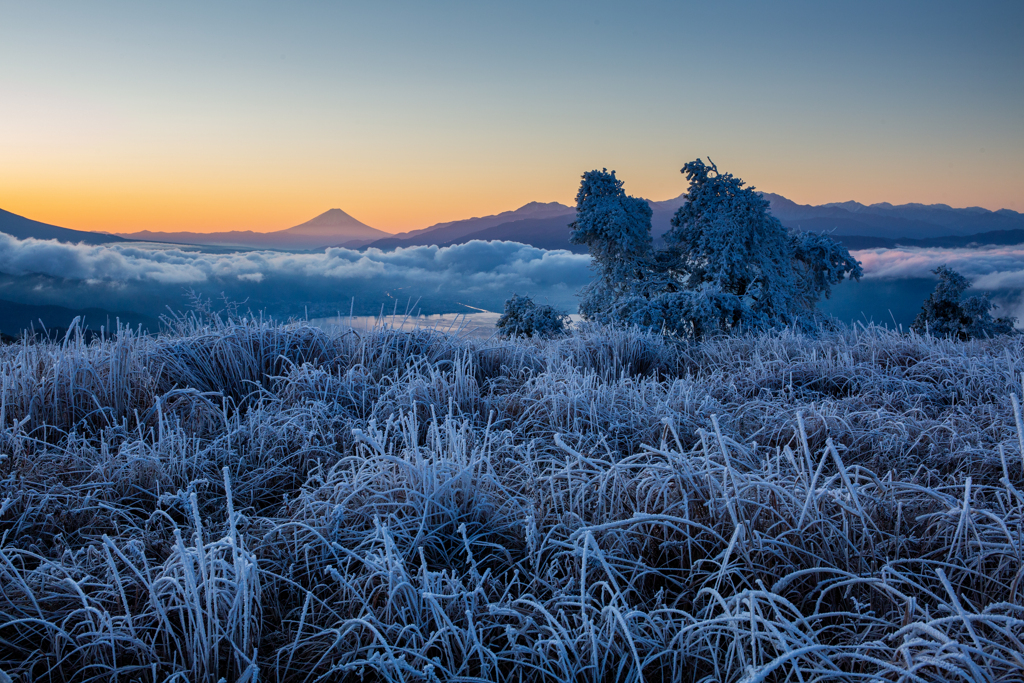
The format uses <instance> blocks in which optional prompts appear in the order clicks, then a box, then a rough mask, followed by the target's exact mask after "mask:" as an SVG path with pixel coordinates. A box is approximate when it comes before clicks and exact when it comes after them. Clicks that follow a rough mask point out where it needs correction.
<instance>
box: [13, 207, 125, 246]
mask: <svg viewBox="0 0 1024 683" xmlns="http://www.w3.org/2000/svg"><path fill="white" fill-rule="evenodd" d="M0 232H4V233H7V234H8V235H10V236H11V237H16V238H18V239H19V240H24V239H29V238H32V239H37V240H57V241H60V242H71V243H73V244H109V243H110V242H125V241H126V240H125V239H124V238H121V237H116V236H114V235H108V234H105V233H102V232H88V231H85V230H71V229H70V228H60V227H57V226H56V225H50V224H49V223H41V222H39V221H34V220H32V219H31V218H25V217H24V216H19V215H18V214H16V213H11V212H10V211H4V210H3V209H0Z"/></svg>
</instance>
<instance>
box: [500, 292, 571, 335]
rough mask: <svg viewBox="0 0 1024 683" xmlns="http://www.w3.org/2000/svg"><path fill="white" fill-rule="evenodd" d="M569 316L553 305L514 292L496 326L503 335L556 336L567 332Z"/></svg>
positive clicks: (506, 302)
mask: <svg viewBox="0 0 1024 683" xmlns="http://www.w3.org/2000/svg"><path fill="white" fill-rule="evenodd" d="M568 320H569V316H567V315H566V314H565V313H562V312H560V311H556V310H555V309H554V308H552V307H551V306H548V305H545V304H537V303H535V302H534V300H533V299H531V298H530V297H528V296H519V295H518V294H513V295H512V298H511V299H508V300H507V301H505V311H504V313H502V314H501V317H500V318H498V322H497V323H496V325H495V326H496V327H497V328H498V332H499V334H501V336H502V337H506V338H507V337H513V336H525V337H532V336H534V335H536V336H538V337H554V336H557V335H560V334H565V332H566V323H567V322H568Z"/></svg>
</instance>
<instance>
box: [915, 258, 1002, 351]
mask: <svg viewBox="0 0 1024 683" xmlns="http://www.w3.org/2000/svg"><path fill="white" fill-rule="evenodd" d="M932 272H933V273H935V274H936V275H938V276H939V284H937V285H936V286H935V291H934V292H932V293H931V294H930V295H929V296H928V299H927V300H925V302H924V306H922V307H921V312H920V313H918V314H917V317H916V318H914V322H913V323H912V324H911V328H912V329H914V330H915V331H916V332H918V333H920V334H933V335H935V336H938V337H946V336H952V337H954V338H956V339H960V340H961V341H967V340H968V339H977V338H981V337H994V336H996V335H1000V334H1010V333H1012V332H1013V324H1014V323H1015V322H1017V319H1016V318H993V317H992V314H991V313H990V311H991V310H992V308H993V307H995V304H993V303H992V302H991V301H989V298H988V295H986V294H980V295H978V296H972V297H968V298H967V299H964V300H963V301H961V300H960V297H961V296H963V293H964V292H966V291H967V290H968V288H970V286H971V281H970V280H968V279H967V278H965V277H964V276H963V275H961V274H960V273H958V272H956V271H955V270H953V269H952V268H947V267H946V266H945V265H942V266H939V267H938V268H936V269H935V270H933V271H932Z"/></svg>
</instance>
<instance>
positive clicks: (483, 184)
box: [0, 0, 1024, 232]
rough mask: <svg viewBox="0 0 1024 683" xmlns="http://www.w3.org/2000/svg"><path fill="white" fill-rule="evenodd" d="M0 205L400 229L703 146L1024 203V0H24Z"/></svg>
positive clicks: (931, 195) (5, 78) (875, 196)
mask: <svg viewBox="0 0 1024 683" xmlns="http://www.w3.org/2000/svg"><path fill="white" fill-rule="evenodd" d="M0 17H2V21H0V208H2V209H5V210H7V211H13V212H14V213H18V214H21V215H24V216H27V217H29V218H33V219H36V220H40V221H44V222H48V223H53V224H56V225H61V226H64V227H69V228H76V229H81V230H104V231H112V232H127V231H134V230H145V229H150V230H194V231H215V230H257V231H268V230H279V229H283V228H287V227H290V226H292V225H296V224H298V223H301V222H303V221H306V220H308V219H310V218H312V217H313V216H316V215H317V214H319V213H322V212H324V211H326V210H327V209H330V208H341V209H343V210H345V211H346V212H348V213H349V214H351V215H353V216H354V217H356V218H357V219H359V220H361V221H363V222H364V223H367V224H369V225H371V226H373V227H376V228H379V229H382V230H385V231H388V232H399V231H404V230H410V229H416V228H422V227H425V226H427V225H430V224H433V223H436V222H439V221H447V220H455V219H460V218H467V217H470V216H480V215H488V214H493V213H498V212H500V211H504V210H509V209H514V208H517V207H518V206H521V205H522V204H525V203H527V202H529V201H560V202H563V203H567V204H568V203H572V202H573V198H574V196H575V192H576V189H577V187H578V184H579V178H580V175H581V174H582V173H583V172H584V171H587V170H590V169H593V168H605V167H606V168H609V169H615V170H616V171H617V172H618V176H619V177H620V178H621V179H623V180H624V181H625V187H626V190H627V191H628V192H629V193H630V194H633V195H640V196H644V197H647V198H650V199H654V200H663V199H668V198H670V197H675V196H677V195H679V194H681V193H682V192H684V191H685V189H686V183H685V180H684V178H683V176H682V175H681V174H680V173H679V169H680V168H681V167H682V165H683V163H685V162H686V161H689V160H692V159H694V158H696V157H698V156H701V157H704V156H710V157H711V158H712V159H713V160H714V161H715V162H716V163H717V164H718V166H719V168H721V169H723V170H726V171H730V172H732V173H734V174H735V175H738V176H740V177H742V178H744V179H745V180H747V181H748V182H749V183H750V184H752V185H755V186H756V187H758V188H759V189H762V190H766V191H771V192H776V193H779V194H782V195H784V196H786V197H788V198H790V199H792V200H794V201H797V202H800V203H814V204H819V203H824V202H830V201H845V200H850V199H853V200H857V201H860V202H864V203H873V202H881V201H888V202H892V203H905V202H921V203H946V204H949V205H952V206H958V207H959V206H983V207H986V208H989V209H999V208H1009V209H1013V210H1016V211H1024V87H1021V84H1022V83H1024V40H1021V38H1020V36H1021V35H1022V30H1024V2H1021V1H1020V0H1012V1H1005V2H1003V1H1001V2H996V1H989V2H985V1H981V2H971V3H968V2H943V1H941V0H932V1H929V2H892V1H891V0H889V1H886V2H874V1H873V0H866V1H861V2H856V3H822V2H791V1H786V0H780V1H777V2H764V1H756V0H746V1H742V2H740V1H729V0H724V1H723V2H708V1H706V0H705V1H704V2H687V1H683V0H676V1H674V2H631V3H624V2H595V1H593V0H591V1H588V2H557V1H551V0H548V1H544V2H487V1H483V0H477V1H475V2H444V1H438V2H430V3H423V2H407V3H406V2H387V1H380V2H373V3H343V2H296V3H270V2H258V1H254V0H250V1H248V2H244V3H243V2H231V1H222V2H215V3H211V2H203V3H198V2H187V1H182V2H174V3H150V2H145V3H140V2H105V1H102V0H100V1H97V2H91V3H78V2H64V3H57V2H47V1H45V0H42V1H34V2H31V3H25V2H11V1H9V0H0Z"/></svg>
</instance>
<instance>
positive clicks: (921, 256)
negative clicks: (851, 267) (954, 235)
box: [853, 245, 1024, 290]
mask: <svg viewBox="0 0 1024 683" xmlns="http://www.w3.org/2000/svg"><path fill="white" fill-rule="evenodd" d="M853 256H854V257H855V258H857V259H858V260H859V261H860V262H861V264H862V265H863V266H864V277H865V278H866V279H879V280H899V279H906V278H934V277H935V276H934V275H933V274H932V271H934V270H935V269H936V268H938V267H939V266H941V265H943V264H945V265H948V266H949V267H950V268H953V269H954V270H957V271H959V272H960V273H962V274H963V275H965V276H967V277H968V278H969V279H971V280H973V281H974V286H975V287H976V288H978V289H992V290H998V289H1021V288H1022V287H1024V245H1019V246H1010V247H980V248H977V249H915V248H900V249H865V250H862V251H855V252H853Z"/></svg>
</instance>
